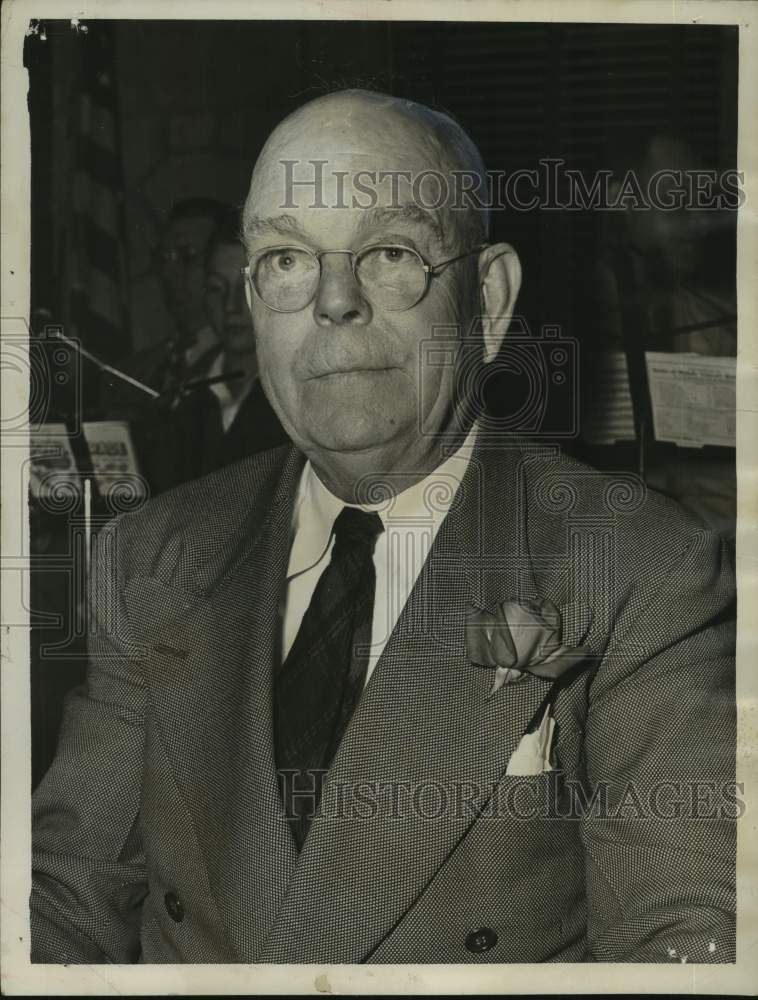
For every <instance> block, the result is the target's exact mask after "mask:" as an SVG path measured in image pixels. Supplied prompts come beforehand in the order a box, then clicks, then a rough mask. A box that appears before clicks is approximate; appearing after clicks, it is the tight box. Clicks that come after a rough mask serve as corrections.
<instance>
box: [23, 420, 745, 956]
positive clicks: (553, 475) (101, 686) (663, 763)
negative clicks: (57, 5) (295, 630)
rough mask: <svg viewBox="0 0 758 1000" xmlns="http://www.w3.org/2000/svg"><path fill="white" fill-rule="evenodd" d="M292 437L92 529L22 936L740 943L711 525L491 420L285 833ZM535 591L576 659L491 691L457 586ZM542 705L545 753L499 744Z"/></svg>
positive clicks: (727, 584)
mask: <svg viewBox="0 0 758 1000" xmlns="http://www.w3.org/2000/svg"><path fill="white" fill-rule="evenodd" d="M302 463H303V458H302V456H300V455H299V454H298V453H297V452H296V451H295V450H294V449H292V448H287V447H285V448H280V449H276V450H275V451H271V452H267V453H265V454H263V455H258V456H254V457H252V458H250V459H246V460H244V461H242V462H240V463H238V464H236V465H234V466H231V467H229V468H226V469H224V470H222V471H220V472H217V473H213V474H212V475H210V476H207V477H205V478H204V479H201V480H198V481H195V482H192V483H188V484H186V485H184V486H182V487H180V488H179V489H177V490H175V491H172V492H170V493H167V494H164V495H162V496H161V497H158V498H156V499H155V500H154V501H153V502H151V503H150V504H148V505H147V506H146V507H145V508H143V509H141V510H139V511H137V512H135V513H132V514H127V515H124V516H122V517H121V518H120V519H117V520H116V521H115V522H113V523H112V525H111V526H110V527H109V528H108V529H106V530H105V531H104V532H102V533H101V535H100V537H99V546H98V560H97V564H98V567H97V572H96V577H95V581H94V584H93V592H94V594H93V600H94V605H95V608H96V611H97V615H96V623H95V625H94V626H93V634H92V636H91V640H90V641H91V649H92V657H91V666H90V670H89V675H88V681H87V685H86V688H82V689H81V690H76V691H75V692H73V693H72V694H71V696H70V698H69V700H68V703H67V706H66V711H65V716H64V723H63V729H62V733H61V737H60V743H59V749H58V754H57V756H56V759H55V761H54V763H53V765H52V767H51V768H50V771H49V772H48V774H47V776H46V777H45V779H44V780H43V782H42V783H41V785H40V786H39V788H38V790H37V791H36V793H35V797H34V818H33V825H34V837H33V852H34V853H33V858H34V860H33V865H34V877H33V891H32V897H31V914H32V958H33V960H35V961H48V962H103V961H107V962H137V961H141V962H192V963H203V962H308V963H320V962H389V963H402V962H433V963H437V962H445V963H457V962H470V963H477V962H545V961H552V962H560V961H570V962H575V961H629V962H634V961H640V962H642V961H644V962H667V961H681V960H682V959H684V960H687V961H689V962H714V961H715V962H729V961H734V956H735V917H734V912H735V822H734V816H735V814H736V811H737V810H736V809H735V808H732V809H730V808H729V806H730V796H729V795H728V794H726V793H724V794H722V793H721V790H722V789H723V787H724V783H728V782H729V781H730V780H733V778H734V764H735V705H734V691H733V646H734V616H733V612H734V581H733V575H732V567H731V560H730V559H729V557H728V554H727V553H726V552H725V550H724V549H723V547H722V543H721V541H720V539H719V537H718V536H717V535H715V534H714V533H712V532H711V531H709V530H707V529H706V528H705V527H703V526H701V525H699V524H698V523H696V522H694V521H693V520H691V519H690V518H689V517H688V516H687V515H685V514H684V513H683V512H682V511H681V510H680V509H679V508H678V507H676V506H674V505H673V504H670V503H669V502H668V501H665V500H664V499H663V498H660V497H658V496H657V495H655V494H652V493H648V492H646V491H645V490H644V488H643V487H642V484H641V483H639V482H638V481H637V480H636V479H635V478H634V477H631V476H621V477H616V478H615V479H612V478H608V477H606V476H603V475H601V474H600V473H598V472H596V471H594V470H592V469H589V468H588V467H586V466H584V465H582V464H580V463H577V462H575V461H573V460H570V459H568V458H565V457H561V456H560V455H559V454H558V452H557V450H555V449H552V448H550V447H547V446H545V447H539V448H535V447H533V446H530V447H527V446H525V445H523V444H520V443H519V442H517V441H515V440H514V441H513V442H510V441H508V440H507V439H506V441H505V442H503V443H501V444H500V445H498V446H497V447H496V448H491V447H488V446H487V444H486V442H480V444H478V445H477V449H476V451H475V453H474V456H473V458H472V461H471V463H470V466H469V468H468V471H467V473H466V476H465V479H464V481H463V483H462V485H461V487H460V489H459V490H458V493H457V494H456V497H455V500H454V502H453V505H452V507H451V509H450V511H449V513H448V515H447V517H446V519H445V521H444V523H443V525H442V527H441V529H440V531H439V534H438V535H437V538H436V540H435V543H434V546H433V548H432V551H431V553H430V555H429V557H428V559H427V561H426V563H425V566H424V568H423V570H422V573H421V575H420V577H419V579H418V581H417V583H416V585H415V587H414V589H413V591H412V593H411V596H410V598H409V600H408V602H407V604H406V606H405V608H404V609H403V611H402V614H401V616H400V618H399V620H398V622H397V625H396V627H395V629H394V631H393V633H392V635H391V636H390V638H389V641H388V642H387V645H386V647H385V649H384V651H383V653H382V656H381V658H380V660H379V662H378V664H377V667H376V669H375V671H374V673H373V674H372V676H371V678H370V680H369V682H368V684H367V686H366V689H365V691H364V693H363V695H362V698H361V701H360V702H359V704H358V707H357V709H356V712H355V715H354V716H353V719H352V721H351V724H350V726H349V728H348V730H347V732H346V735H345V737H344V739H343V742H342V744H341V746H340V748H339V751H338V753H337V756H336V757H335V759H334V761H333V764H332V766H331V769H330V772H329V775H328V779H327V781H326V784H325V786H324V790H323V798H322V812H321V815H320V816H318V817H317V818H316V819H315V820H314V822H313V824H312V827H311V830H310V833H309V836H308V839H307V841H306V844H305V846H304V848H303V850H302V852H301V853H300V855H299V856H298V855H297V854H296V851H295V849H294V847H293V843H292V840H291V835H290V831H289V828H288V825H287V822H286V819H285V818H284V817H283V815H282V810H281V806H280V801H279V796H278V789H277V784H276V777H275V770H274V757H273V738H272V684H271V678H272V671H273V670H274V669H275V668H276V665H277V663H278V661H279V656H280V653H279V648H278V647H279V641H280V631H281V604H282V597H283V594H284V592H285V579H286V569H287V562H288V554H289V547H290V540H291V522H292V511H293V503H294V498H295V494H296V489H297V483H298V479H299V474H300V471H301V469H302ZM543 599H549V600H551V601H552V602H553V603H554V604H555V605H557V606H558V607H559V609H560V610H561V615H562V620H563V626H562V627H563V642H564V643H565V644H567V645H571V646H578V645H581V646H583V647H584V648H585V649H586V650H587V654H586V656H585V658H584V660H582V661H580V662H579V663H578V664H576V665H575V667H572V669H571V670H570V671H569V672H568V673H566V674H565V675H563V676H562V677H561V678H560V679H559V680H558V681H550V680H548V679H542V678H539V677H536V676H531V675H527V676H526V677H525V678H523V679H522V680H521V681H519V682H518V683H512V684H510V683H509V684H505V685H503V686H502V687H501V688H500V689H499V690H498V691H497V692H496V693H495V694H490V691H491V688H492V680H493V677H492V671H491V670H489V669H487V668H483V667H481V666H477V665H475V664H473V663H472V662H471V661H470V659H469V656H468V653H467V643H466V627H467V625H466V623H467V621H468V616H469V614H470V610H471V608H472V607H473V608H478V609H490V610H492V609H494V608H496V607H497V605H498V603H499V602H502V601H504V600H517V601H525V600H543ZM548 706H549V708H550V712H551V713H552V715H553V717H554V718H555V720H556V731H555V737H554V741H553V757H552V765H553V770H552V771H548V772H544V773H543V774H540V775H536V776H531V777H526V778H524V777H518V776H515V777H514V776H513V775H508V774H506V769H507V764H508V761H509V759H510V758H511V755H512V754H513V752H514V750H515V748H516V747H517V745H518V744H519V741H520V740H521V739H522V737H523V736H524V734H525V733H526V732H527V731H530V730H531V729H533V727H534V726H535V721H536V720H537V721H538V720H539V719H540V718H541V717H542V716H543V714H544V711H545V709H546V707H548ZM695 787H697V788H700V789H701V791H700V792H699V793H698V794H699V796H700V800H701V803H702V804H701V806H699V807H697V806H695V807H693V805H692V799H693V797H695V798H697V796H694V793H693V792H692V791H691V789H692V788H695ZM703 787H705V788H706V791H705V792H704V791H702V788H703ZM380 788H381V794H380V792H379V791H377V790H378V789H380ZM574 788H579V789H583V790H584V793H586V796H587V797H588V798H589V800H590V803H589V805H590V808H586V809H583V810H582V809H579V810H577V809H565V808H563V806H564V805H565V802H566V800H567V792H568V791H569V790H571V789H574ZM630 789H631V791H630ZM656 789H657V790H658V792H660V790H661V789H663V792H664V793H665V794H662V795H659V796H658V798H656ZM688 789H690V791H689V792H688ZM599 790H604V794H605V797H606V804H605V807H603V808H600V809H593V808H592V795H593V794H595V793H598V791H599ZM709 790H710V791H709ZM385 793H386V794H385ZM709 795H710V796H711V798H710V799H709V798H708V796H709ZM714 796H715V797H714ZM706 800H707V801H706ZM630 802H631V805H629V804H628V803H630ZM493 803H495V804H496V805H497V807H496V808H493ZM734 804H735V801H734V788H733V787H732V798H731V805H732V806H734ZM477 929H480V930H481V929H485V934H484V937H482V936H481V935H480V936H479V940H480V941H481V940H484V942H485V947H482V948H479V949H478V948H477V947H476V946H474V947H473V948H472V946H471V934H472V931H475V930H477Z"/></svg>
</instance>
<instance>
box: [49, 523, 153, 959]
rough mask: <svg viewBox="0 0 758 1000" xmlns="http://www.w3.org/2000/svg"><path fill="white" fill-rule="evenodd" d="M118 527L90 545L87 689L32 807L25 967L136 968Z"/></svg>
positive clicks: (140, 687)
mask: <svg viewBox="0 0 758 1000" xmlns="http://www.w3.org/2000/svg"><path fill="white" fill-rule="evenodd" d="M122 534H123V527H122V522H121V520H120V519H119V520H116V521H114V522H112V523H111V525H109V526H107V527H106V528H105V529H103V531H102V532H101V533H100V535H99V536H98V538H97V557H96V558H95V559H93V565H95V566H96V569H95V572H94V574H93V581H92V587H91V605H92V615H91V619H92V621H91V629H90V635H89V639H88V647H89V653H90V662H89V668H88V674H87V682H86V684H85V685H83V686H82V687H81V688H78V689H75V690H74V691H72V692H70V694H69V695H68V697H67V700H66V703H65V706H64V716H63V722H62V726H61V733H60V737H59V743H58V749H57V754H56V757H55V759H54V761H53V763H52V765H51V767H50V769H49V771H48V772H47V774H46V775H45V777H44V778H43V780H42V782H41V783H40V785H39V786H38V788H37V790H36V791H35V793H34V796H33V800H32V893H31V900H30V910H31V940H32V961H33V962H57V963H61V962H65V963H75V962H87V963H94V962H134V961H136V960H137V958H138V957H139V928H140V918H141V908H142V902H143V900H144V897H145V895H146V894H147V877H146V871H145V860H144V856H143V851H142V846H141V837H140V828H139V805H140V787H141V779H142V768H143V745H144V713H145V688H144V684H143V681H142V677H141V673H140V669H139V650H138V649H137V648H136V647H135V646H134V644H133V643H132V641H131V639H130V637H129V632H128V628H127V625H126V619H125V615H124V612H123V607H122V604H121V601H122V597H121V594H122V588H121V580H120V577H119V572H120V569H121V566H120V560H119V553H118V542H119V540H120V536H121V535H122Z"/></svg>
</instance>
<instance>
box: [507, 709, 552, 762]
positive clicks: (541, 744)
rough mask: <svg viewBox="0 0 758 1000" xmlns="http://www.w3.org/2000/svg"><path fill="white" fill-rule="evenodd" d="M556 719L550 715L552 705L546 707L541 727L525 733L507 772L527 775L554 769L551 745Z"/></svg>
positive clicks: (512, 756)
mask: <svg viewBox="0 0 758 1000" xmlns="http://www.w3.org/2000/svg"><path fill="white" fill-rule="evenodd" d="M554 729H555V719H554V718H553V717H552V716H551V715H550V705H548V706H547V708H546V709H545V714H544V715H543V716H542V722H540V725H539V729H537V730H536V731H535V732H533V733H525V734H524V735H523V736H522V737H521V741H520V743H519V745H518V746H517V747H516V749H515V750H514V751H513V753H512V754H511V758H510V760H509V761H508V767H507V768H506V771H505V774H506V777H507V776H508V775H511V776H518V777H526V776H527V775H533V774H542V772H543V771H552V770H553V769H552V767H551V766H550V746H551V744H552V742H553V730H554Z"/></svg>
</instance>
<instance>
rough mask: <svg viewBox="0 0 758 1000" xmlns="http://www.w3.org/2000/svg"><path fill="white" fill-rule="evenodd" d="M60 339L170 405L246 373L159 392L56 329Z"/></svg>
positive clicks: (191, 381) (197, 380)
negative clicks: (197, 390) (199, 390)
mask: <svg viewBox="0 0 758 1000" xmlns="http://www.w3.org/2000/svg"><path fill="white" fill-rule="evenodd" d="M53 336H55V337H56V338H57V339H58V340H62V341H64V342H65V343H66V344H68V345H69V346H70V347H73V348H75V349H76V350H77V351H78V352H79V354H81V356H82V357H83V358H86V359H87V360H88V361H91V362H92V364H93V365H95V367H96V368H99V369H100V371H102V372H107V373H108V374H109V375H113V376H115V377H116V378H118V379H121V381H122V382H126V383H128V384H129V385H131V386H132V387H133V388H135V389H139V391H140V392H143V393H145V395H147V396H149V397H150V398H151V399H154V400H155V401H156V402H157V401H159V400H160V401H161V402H164V403H165V402H166V401H167V400H169V401H170V405H171V406H172V407H173V406H176V405H177V403H178V402H179V400H180V399H182V398H184V397H185V396H188V395H189V394H190V393H191V392H194V391H195V389H203V388H207V387H208V386H211V385H217V384H218V383H219V382H232V381H234V380H235V379H239V378H244V377H245V373H244V372H243V371H240V370H237V371H233V372H225V373H223V374H221V375H212V376H210V377H208V378H194V379H188V380H187V381H186V382H179V383H178V384H177V385H175V386H171V387H170V388H169V389H164V391H163V392H158V391H157V390H156V389H152V388H151V387H150V386H149V385H145V383H144V382H140V381H139V379H136V378H133V377H132V376H131V375H127V374H126V372H122V371H121V369H120V368H115V367H114V366H113V365H109V364H106V362H105V361H102V360H101V359H100V358H98V357H97V356H96V355H95V354H92V352H91V351H88V350H87V349H86V348H84V347H82V345H81V344H80V343H79V342H78V341H76V340H70V339H69V338H68V337H66V336H64V334H63V333H61V332H60V330H56V331H55V332H54V334H53Z"/></svg>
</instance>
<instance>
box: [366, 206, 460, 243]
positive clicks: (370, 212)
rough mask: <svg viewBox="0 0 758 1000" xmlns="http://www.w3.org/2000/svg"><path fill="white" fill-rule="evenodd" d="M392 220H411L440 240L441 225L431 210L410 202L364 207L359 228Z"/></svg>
mask: <svg viewBox="0 0 758 1000" xmlns="http://www.w3.org/2000/svg"><path fill="white" fill-rule="evenodd" d="M393 222H411V223H414V224H416V225H421V226H425V227H426V228H427V229H430V230H431V231H432V233H433V234H434V235H435V236H436V237H437V239H438V240H442V238H443V236H442V227H441V226H440V224H439V221H438V219H437V217H436V215H434V213H433V212H431V211H429V209H427V208H421V206H420V205H415V204H413V202H410V203H408V204H406V205H398V206H397V207H395V208H387V207H379V208H369V209H366V213H365V215H364V216H363V217H362V219H361V221H360V226H359V228H360V229H362V230H366V229H368V228H370V227H371V228H373V227H374V226H386V225H391V224H392V223H393Z"/></svg>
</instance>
